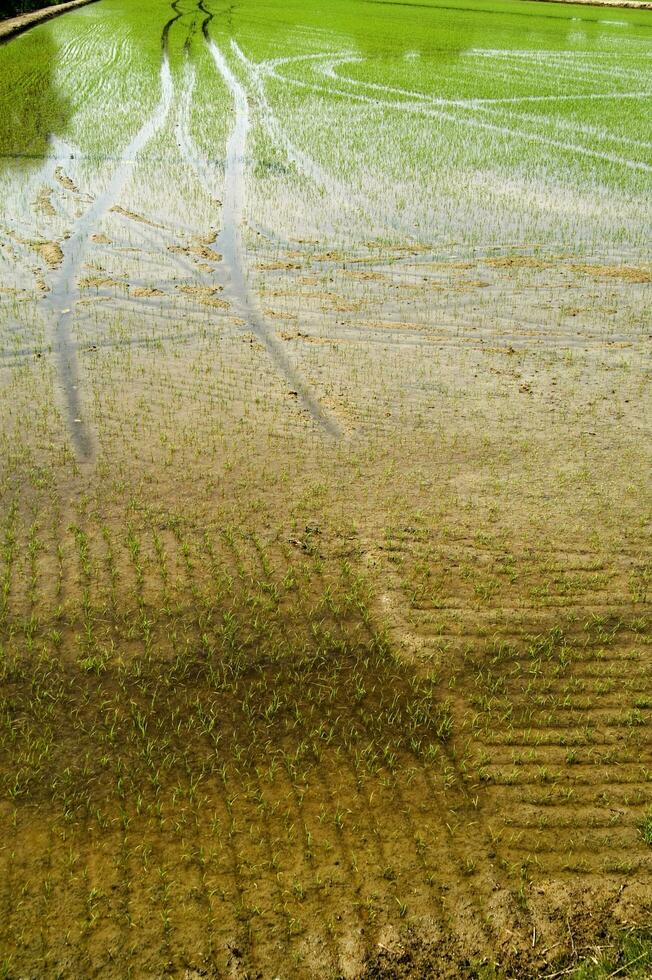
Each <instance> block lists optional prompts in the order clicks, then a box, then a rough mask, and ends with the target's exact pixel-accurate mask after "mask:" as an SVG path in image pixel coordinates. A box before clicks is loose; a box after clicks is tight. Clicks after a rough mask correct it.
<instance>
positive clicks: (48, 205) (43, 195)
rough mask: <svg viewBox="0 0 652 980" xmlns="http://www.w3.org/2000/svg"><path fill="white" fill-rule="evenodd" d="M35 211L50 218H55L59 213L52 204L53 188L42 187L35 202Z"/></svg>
mask: <svg viewBox="0 0 652 980" xmlns="http://www.w3.org/2000/svg"><path fill="white" fill-rule="evenodd" d="M34 210H35V211H38V212H40V213H41V214H45V215H47V217H48V218H53V217H54V216H55V214H56V213H57V212H56V210H55V208H54V206H53V204H52V188H51V187H42V188H41V190H40V191H39V192H38V194H37V195H36V200H35V201H34Z"/></svg>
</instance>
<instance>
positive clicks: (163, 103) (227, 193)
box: [44, 0, 341, 463]
mask: <svg viewBox="0 0 652 980" xmlns="http://www.w3.org/2000/svg"><path fill="white" fill-rule="evenodd" d="M179 2H180V0H174V2H173V3H172V4H171V5H170V6H171V9H172V11H173V16H172V17H170V18H169V20H168V21H167V22H166V23H165V25H164V27H163V30H162V32H161V68H160V85H161V96H160V99H159V102H158V105H157V106H156V108H155V109H154V111H153V113H152V114H151V115H150V116H149V117H148V119H147V120H146V121H145V123H144V124H143V125H142V126H141V128H140V129H139V130H138V132H137V133H136V135H135V136H134V137H133V138H132V140H131V141H130V142H129V143H128V144H127V146H126V147H125V149H124V151H123V153H122V154H121V156H120V158H119V160H118V164H117V167H116V169H115V171H114V173H113V176H112V177H111V180H110V181H109V184H108V186H107V188H106V189H105V190H104V191H103V192H102V193H101V194H99V195H98V196H97V197H96V198H95V200H94V201H93V203H92V204H91V205H90V207H89V208H88V209H87V211H86V212H85V213H84V214H83V215H82V216H81V217H80V218H79V219H78V220H77V222H76V224H75V226H74V229H73V232H72V234H71V235H70V237H69V238H68V239H67V240H66V241H65V242H64V243H63V244H62V251H63V260H62V262H61V265H60V267H59V268H58V270H57V272H56V276H55V278H54V281H53V283H52V288H51V291H50V293H49V295H48V296H47V297H46V298H45V300H44V304H45V308H46V310H47V311H48V313H49V316H50V317H51V322H52V338H53V339H52V349H53V350H54V352H55V355H56V358H57V362H58V383H59V387H60V389H61V391H62V400H63V406H64V411H65V418H66V422H67V426H68V429H69V431H70V435H71V439H72V443H73V446H74V449H75V453H76V455H77V458H78V459H79V460H80V461H81V462H85V463H91V462H92V461H93V459H94V455H95V444H94V436H93V432H92V428H91V426H90V425H89V423H88V421H87V419H86V418H85V416H84V406H83V398H82V392H81V385H80V376H79V365H78V357H77V354H78V349H79V344H78V343H77V342H76V341H75V340H74V339H73V336H72V330H71V328H72V320H73V315H74V306H75V303H76V301H77V300H78V299H79V296H80V287H79V282H78V278H79V272H80V269H81V266H82V263H83V261H84V258H85V256H86V251H87V247H88V242H89V240H90V238H91V236H92V235H93V233H94V232H95V230H96V228H97V225H98V222H99V221H100V220H101V219H102V218H103V217H104V215H106V213H107V212H108V211H109V210H110V209H111V208H112V207H113V206H114V205H115V204H116V203H117V201H118V200H119V195H120V192H121V190H122V188H123V187H124V185H125V184H126V182H127V181H128V179H129V176H130V174H131V170H132V165H133V163H134V162H135V160H136V159H137V157H138V155H139V153H140V152H141V150H142V149H143V148H144V147H145V146H146V145H147V143H149V142H150V140H151V139H152V138H153V137H154V136H155V134H156V133H157V132H158V131H159V129H160V128H161V127H162V125H163V124H164V122H165V120H166V118H167V116H168V114H169V111H170V108H171V106H172V101H173V97H174V84H173V80H172V73H171V69H170V63H169V55H168V47H169V35H170V30H171V28H172V26H173V25H174V23H175V22H176V21H178V20H179V19H180V18H181V17H182V16H184V14H185V13H188V12H189V11H182V10H180V9H179ZM197 10H199V11H201V12H202V13H203V14H204V15H205V16H204V19H203V21H202V23H201V32H202V35H203V38H204V41H205V43H206V44H207V45H208V48H209V51H210V53H211V55H212V57H213V60H214V62H215V65H216V67H217V69H218V71H219V73H220V75H221V76H222V78H223V80H224V81H225V83H226V85H227V88H228V90H229V92H230V93H231V95H232V97H233V100H234V107H235V123H234V126H233V129H232V132H231V134H230V135H229V138H228V141H227V147H226V163H225V182H224V203H223V211H222V216H223V223H222V230H221V231H220V233H219V234H218V236H217V237H216V239H215V244H216V247H217V248H218V249H219V251H220V252H221V254H222V256H223V258H222V265H223V268H224V270H225V273H226V279H227V282H226V287H225V293H226V294H227V295H228V296H229V298H230V299H231V301H232V303H233V306H234V310H235V311H236V312H237V313H238V314H239V315H240V316H242V317H243V319H245V320H246V321H247V326H248V328H249V329H251V330H252V332H253V333H254V334H255V336H256V337H257V339H258V340H259V341H260V342H261V344H262V345H263V346H264V347H265V349H266V351H267V353H268V355H269V357H270V359H271V360H272V362H273V363H274V365H275V367H276V369H277V370H278V371H279V373H280V374H281V375H282V376H283V377H284V378H285V380H286V381H287V383H288V384H289V385H290V387H291V389H292V391H293V392H295V393H296V395H297V396H298V398H299V399H300V401H301V402H302V403H303V406H304V407H305V409H306V410H307V411H308V412H309V413H310V415H311V416H312V417H313V418H314V419H315V421H317V422H318V423H319V424H320V425H321V426H322V427H323V429H324V430H325V431H326V432H327V433H328V434H329V435H331V436H339V435H340V434H341V432H340V428H339V426H338V425H337V423H336V422H335V421H334V420H333V419H332V418H331V417H330V416H329V415H327V414H326V412H325V411H324V409H323V407H322V406H321V405H320V403H319V401H318V399H317V398H316V397H315V395H314V394H313V392H312V391H311V390H310V388H309V386H308V385H307V384H306V382H305V381H304V380H303V379H302V377H301V376H300V374H299V373H298V372H297V371H296V370H295V368H294V366H293V365H292V364H291V362H290V360H289V359H288V357H287V355H286V353H285V351H284V350H283V348H282V345H281V344H280V343H279V341H278V340H277V339H276V337H275V336H274V333H273V331H272V330H271V329H270V327H269V326H268V325H267V324H266V322H265V320H264V317H263V316H262V314H261V313H260V311H259V310H258V309H257V307H256V303H255V300H254V298H253V296H252V294H251V291H250V287H249V284H248V279H247V266H246V258H245V248H244V243H243V240H242V230H241V226H242V219H243V211H244V200H245V173H244V151H245V145H246V137H247V132H248V130H249V125H250V122H249V107H248V100H247V94H246V91H245V90H244V88H243V87H242V86H241V85H240V83H239V82H238V81H237V79H236V78H235V76H234V75H233V74H232V73H231V71H230V69H229V68H228V65H227V64H226V61H225V60H224V58H223V56H222V54H221V52H220V51H219V48H217V46H216V45H215V44H214V42H213V41H212V40H211V38H210V35H209V31H208V27H209V24H210V22H211V20H212V19H213V17H214V14H213V13H212V12H211V11H210V10H208V9H207V8H206V6H205V5H204V2H203V0H200V2H199V3H198V5H197ZM192 26H194V24H193V25H192ZM191 39H192V35H191V31H189V33H188V37H187V38H186V41H185V44H184V51H185V54H186V57H187V56H188V53H189V49H190V43H191ZM193 83H194V79H192V80H191V79H189V78H188V76H186V84H187V87H189V92H186V101H187V100H188V97H190V98H191V97H192V91H193V88H194V84H193ZM189 109H190V106H189V105H185V104H184V105H183V106H182V117H183V118H184V124H183V130H184V132H185V133H186V135H189V134H188V133H187V130H188V128H189V127H188V125H187V117H188V115H189ZM177 129H179V126H177ZM179 143H180V148H181V149H182V152H183V155H184V157H186V162H187V163H188V164H189V165H190V166H193V154H191V153H189V152H188V151H189V150H190V144H189V143H188V141H184V140H180V141H179ZM195 162H196V161H195ZM197 176H198V177H199V179H200V180H201V181H202V183H205V174H199V173H198V174H197ZM90 342H92V339H91V341H90Z"/></svg>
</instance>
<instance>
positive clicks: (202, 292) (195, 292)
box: [177, 286, 223, 299]
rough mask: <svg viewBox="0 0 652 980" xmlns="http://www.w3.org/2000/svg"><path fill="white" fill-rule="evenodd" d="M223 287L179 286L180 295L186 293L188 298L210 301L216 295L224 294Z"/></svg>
mask: <svg viewBox="0 0 652 980" xmlns="http://www.w3.org/2000/svg"><path fill="white" fill-rule="evenodd" d="M222 288H223V287H222V286H177V289H178V290H179V292H180V293H185V294H186V295H187V296H197V297H203V298H204V299H208V298H209V297H211V296H214V295H215V293H221V292H222Z"/></svg>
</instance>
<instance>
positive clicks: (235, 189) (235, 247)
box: [202, 21, 341, 437]
mask: <svg viewBox="0 0 652 980" xmlns="http://www.w3.org/2000/svg"><path fill="white" fill-rule="evenodd" d="M202 33H203V35H204V38H205V41H206V44H207V45H208V49H209V51H210V53H211V56H212V58H213V61H214V62H215V67H216V68H217V71H218V72H219V74H220V75H221V77H222V79H223V81H224V83H225V85H226V86H227V88H228V90H229V92H230V93H231V96H232V98H233V104H234V111H235V120H234V123H233V128H232V130H231V132H230V134H229V137H228V140H227V145H226V161H225V172H224V194H223V203H222V229H221V231H220V233H219V234H218V236H217V238H216V239H215V245H216V248H217V249H218V250H219V252H220V253H221V254H222V263H223V265H224V268H225V270H226V272H227V274H228V282H227V284H226V286H225V295H227V296H228V297H229V299H230V300H231V302H232V303H233V307H234V309H235V311H236V312H237V313H238V314H239V315H240V316H241V317H242V318H243V319H244V320H246V321H247V326H248V327H249V328H250V329H251V331H252V333H254V335H255V336H256V338H257V339H258V340H259V341H260V343H261V344H262V345H263V346H264V347H265V349H266V350H267V353H268V354H269V356H270V358H271V360H272V361H273V363H274V364H275V366H276V368H277V369H278V371H279V372H280V373H281V374H282V375H283V376H284V377H285V379H286V381H287V382H288V384H289V385H290V386H291V389H292V391H293V392H295V393H296V395H297V396H298V398H300V399H301V401H302V403H303V405H304V407H305V408H306V409H307V410H308V412H309V413H310V415H311V416H312V417H313V419H315V421H316V422H318V423H319V424H320V425H321V426H322V428H323V429H324V431H325V432H327V433H328V434H329V435H330V436H333V437H339V436H340V435H341V429H340V427H339V425H338V424H337V422H336V421H335V420H334V419H333V418H331V417H330V416H329V415H327V414H326V412H325V411H324V409H323V407H322V406H321V405H320V403H319V401H318V400H317V398H316V397H315V395H314V394H313V393H312V391H311V390H310V388H309V387H308V385H307V384H306V383H305V382H304V381H303V379H302V378H301V376H300V375H299V374H298V372H297V371H296V370H295V368H294V366H293V365H292V364H291V362H290V360H289V358H288V356H287V354H286V353H285V351H284V350H283V347H282V345H281V344H280V343H279V341H278V340H277V339H276V336H275V335H274V333H273V331H272V330H271V329H270V328H269V326H268V325H267V323H266V322H265V319H264V317H263V316H262V315H261V313H260V312H259V311H258V309H257V307H256V304H255V301H254V299H253V296H252V293H251V290H250V287H249V283H248V279H247V264H246V258H245V247H244V242H243V236H242V222H243V216H244V205H245V149H246V144H247V134H248V132H249V128H250V125H251V124H250V118H249V102H248V98H247V92H246V90H245V89H244V87H243V86H242V85H241V84H240V82H239V81H238V79H237V78H236V76H235V75H234V74H233V72H232V71H231V69H230V68H229V66H228V64H227V61H226V59H225V57H224V55H223V54H222V52H221V50H220V48H219V47H218V46H217V44H216V43H215V42H214V41H213V40H212V38H211V37H210V34H209V32H208V25H207V22H206V21H205V22H204V24H203V25H202Z"/></svg>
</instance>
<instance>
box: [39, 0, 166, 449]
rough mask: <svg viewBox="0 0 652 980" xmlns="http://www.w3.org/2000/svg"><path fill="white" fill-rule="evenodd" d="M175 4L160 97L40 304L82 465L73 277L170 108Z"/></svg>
mask: <svg viewBox="0 0 652 980" xmlns="http://www.w3.org/2000/svg"><path fill="white" fill-rule="evenodd" d="M178 3H179V0H174V3H172V4H171V7H172V9H173V11H174V12H175V13H174V16H173V17H171V18H170V19H169V20H168V21H167V23H166V24H165V26H164V28H163V31H162V33H161V51H162V55H161V68H160V83H161V97H160V99H159V102H158V105H157V106H156V108H155V109H154V111H153V113H152V114H151V115H150V116H149V117H148V119H146V120H145V122H144V123H143V125H142V126H141V128H140V129H139V130H138V132H137V133H136V135H135V136H134V137H133V138H132V140H131V141H130V142H129V143H128V144H127V146H126V147H125V149H124V151H123V153H122V155H121V158H120V162H119V163H118V166H117V167H116V169H115V171H114V173H113V176H112V177H111V180H110V181H109V184H108V186H107V188H106V190H104V191H103V193H101V194H100V195H99V196H98V197H96V198H95V200H94V201H93V203H92V204H91V206H90V207H89V208H88V210H87V211H86V212H85V213H84V214H83V215H82V217H81V218H79V220H78V221H77V223H76V225H75V228H74V231H73V233H72V234H71V236H70V238H69V239H68V240H67V241H66V242H65V243H64V247H63V249H62V250H63V261H62V262H61V265H60V267H59V269H58V271H57V276H56V278H55V280H54V282H53V284H52V289H51V292H50V294H49V295H48V296H47V298H46V299H45V301H44V302H45V306H46V309H47V310H48V311H49V313H50V315H51V317H52V321H53V349H54V350H55V352H56V356H57V360H58V373H59V384H60V387H61V389H62V391H63V401H64V408H65V416H66V421H67V424H68V428H69V430H70V434H71V438H72V442H73V445H74V447H75V452H76V454H77V457H78V458H79V460H80V461H81V462H86V463H88V462H92V461H93V457H94V452H95V449H94V438H93V433H92V430H91V427H90V425H89V424H88V422H87V420H86V419H85V417H84V412H83V403H82V398H81V393H80V384H79V366H78V361H77V344H76V343H75V342H74V340H73V339H72V334H71V324H72V317H73V310H74V304H75V302H76V301H77V299H79V294H80V290H79V283H78V276H79V270H80V268H81V264H82V262H83V260H84V257H85V255H86V248H87V245H88V241H89V239H90V237H91V235H92V234H93V233H94V230H95V228H96V226H97V223H98V221H100V219H101V218H102V217H103V216H104V215H105V214H106V213H107V212H108V211H109V210H110V208H111V207H112V206H113V205H114V204H115V203H116V201H117V200H118V197H119V194H120V191H121V190H122V188H123V187H124V185H125V183H126V182H127V179H128V178H129V175H130V173H131V169H132V164H133V163H134V161H135V160H136V158H137V156H138V154H139V153H140V151H141V150H142V149H143V148H144V147H145V146H146V145H147V143H148V142H149V141H150V140H151V139H152V137H153V136H154V135H155V134H156V133H157V132H158V130H159V129H160V128H161V126H162V125H163V123H164V122H165V119H166V117H167V114H168V112H169V110H170V106H171V103H172V94H173V89H172V76H171V73H170V65H169V59H168V35H169V32H170V28H171V26H172V24H173V23H174V22H175V21H176V20H178V19H179V18H180V17H181V16H182V12H181V11H179V9H178Z"/></svg>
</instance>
